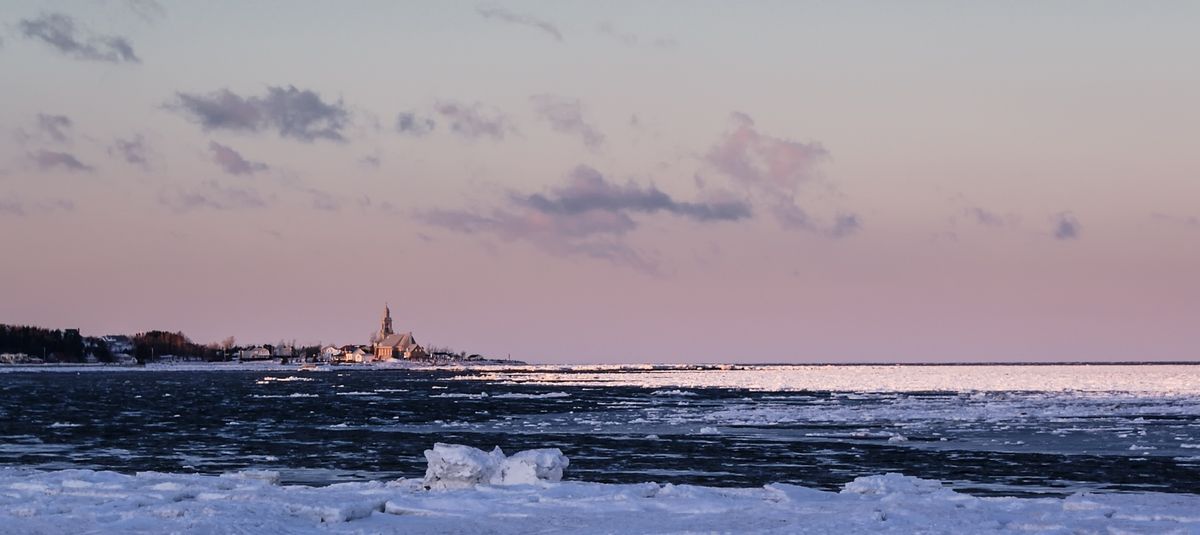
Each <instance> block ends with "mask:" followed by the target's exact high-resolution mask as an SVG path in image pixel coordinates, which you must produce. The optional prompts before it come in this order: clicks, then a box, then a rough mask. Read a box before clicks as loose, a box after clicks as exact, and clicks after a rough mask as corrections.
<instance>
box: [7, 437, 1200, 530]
mask: <svg viewBox="0 0 1200 535" xmlns="http://www.w3.org/2000/svg"><path fill="white" fill-rule="evenodd" d="M549 452H550V450H541V451H539V452H523V453H519V454H517V455H513V456H512V457H508V458H507V461H506V458H504V457H503V455H502V454H499V453H498V452H493V453H490V454H489V453H485V452H482V451H479V450H473V449H470V448H460V449H450V450H438V453H436V454H434V455H430V453H427V454H426V456H427V457H428V458H429V459H430V462H431V470H430V473H429V474H428V478H427V479H426V480H421V479H400V480H394V481H386V482H384V481H372V482H362V483H342V484H336V485H330V486H325V487H307V486H282V485H279V484H278V474H276V473H274V472H262V471H248V472H234V473H229V474H225V475H221V476H200V475H184V474H163V473H154V472H143V473H138V474H136V475H124V474H118V473H114V472H95V471H90V470H64V471H53V472H45V471H34V470H26V469H12V468H4V469H0V533H46V534H57V533H64V534H65V533H81V532H88V533H166V532H202V533H318V532H319V533H482V532H487V533H559V532H563V533H565V532H570V533H694V532H731V533H797V532H805V533H912V532H918V531H920V532H924V533H966V532H972V533H981V532H997V533H1057V532H1084V533H1099V532H1135V533H1200V513H1198V512H1197V511H1200V496H1197V495H1184V494H1154V493H1134V494H1075V495H1072V496H1069V497H1066V498H1037V499H1029V498H1010V497H989V498H981V497H975V496H971V495H967V494H962V493H958V492H954V491H952V490H949V489H947V488H943V486H942V485H941V484H940V483H939V482H937V481H930V480H924V479H917V478H913V477H906V476H901V475H898V474H886V475H877V476H868V477H860V478H857V479H855V480H854V481H851V482H848V483H846V484H845V485H844V486H843V488H842V490H841V491H840V492H826V491H818V490H813V489H808V488H804V487H799V486H793V485H785V484H770V485H766V486H763V487H760V488H741V489H732V488H712V487H698V486H688V485H669V484H668V485H659V484H655V483H642V484H624V485H613V484H599V483H583V482H553V480H554V479H555V478H556V477H557V475H558V473H557V472H558V471H561V468H562V466H564V465H565V461H566V460H565V459H561V462H560V460H559V459H558V458H557V457H556V456H555V455H553V454H551V453H549ZM526 460H528V461H527V462H526ZM517 465H520V466H527V467H528V468H530V471H529V472H528V475H526V476H521V477H515V478H514V477H492V478H490V479H489V477H485V476H488V475H489V474H492V472H490V470H500V469H504V467H508V468H509V469H511V467H512V466H517ZM496 474H499V472H496ZM446 477H461V478H464V481H465V480H472V479H473V481H481V480H482V481H485V482H490V483H491V484H480V485H474V484H467V485H450V486H449V487H457V488H447V489H438V490H428V489H427V482H429V481H444V480H445V478H446ZM511 483H517V484H511ZM432 486H434V487H435V488H437V487H444V486H446V485H432Z"/></svg>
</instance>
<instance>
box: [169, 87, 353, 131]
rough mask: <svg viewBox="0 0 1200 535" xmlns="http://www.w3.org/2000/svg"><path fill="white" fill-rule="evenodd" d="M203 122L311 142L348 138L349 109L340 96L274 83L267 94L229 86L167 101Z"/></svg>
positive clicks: (209, 126) (178, 95) (205, 125)
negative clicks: (330, 97)
mask: <svg viewBox="0 0 1200 535" xmlns="http://www.w3.org/2000/svg"><path fill="white" fill-rule="evenodd" d="M167 107H168V108H170V109H173V110H176V111H179V112H180V113H182V114H184V115H186V116H188V117H189V118H190V119H192V120H193V121H195V122H197V123H199V124H200V127H201V128H203V129H204V130H206V131H208V130H231V131H242V132H262V131H266V130H275V131H276V132H278V134H279V136H280V137H283V138H291V139H297V140H300V141H305V142H312V141H315V140H318V139H324V140H329V141H345V140H346V137H345V135H344V130H345V129H346V127H347V126H348V125H349V123H350V112H349V111H348V110H347V109H346V107H345V104H343V103H342V101H341V100H338V101H337V102H325V101H324V100H322V99H321V96H320V95H318V94H317V93H316V92H313V91H311V90H307V89H306V90H300V89H297V88H296V87H295V86H292V85H289V86H287V87H282V86H271V87H268V88H267V93H266V95H263V96H249V97H243V96H241V95H238V94H236V93H234V92H232V91H230V90H228V89H221V90H218V91H215V92H212V93H208V94H196V93H182V92H181V93H176V101H175V102H173V103H171V104H168V106H167Z"/></svg>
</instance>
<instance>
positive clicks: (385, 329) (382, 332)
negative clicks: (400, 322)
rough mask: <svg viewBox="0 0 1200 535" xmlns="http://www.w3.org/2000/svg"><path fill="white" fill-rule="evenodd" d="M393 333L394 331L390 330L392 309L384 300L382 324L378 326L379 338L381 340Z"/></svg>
mask: <svg viewBox="0 0 1200 535" xmlns="http://www.w3.org/2000/svg"><path fill="white" fill-rule="evenodd" d="M393 334H395V333H394V332H393V331H392V309H391V308H389V307H388V304H387V302H386V301H385V302H384V303H383V325H381V326H380V327H379V339H380V340H382V339H384V338H387V337H388V336H391V335H393Z"/></svg>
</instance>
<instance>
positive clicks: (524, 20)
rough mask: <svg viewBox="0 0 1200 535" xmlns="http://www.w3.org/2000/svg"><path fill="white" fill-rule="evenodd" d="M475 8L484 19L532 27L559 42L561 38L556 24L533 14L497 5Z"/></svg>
mask: <svg viewBox="0 0 1200 535" xmlns="http://www.w3.org/2000/svg"><path fill="white" fill-rule="evenodd" d="M475 10H476V11H477V12H479V14H480V15H481V16H482V17H483V18H485V19H488V20H494V21H499V22H505V23H508V24H516V25H519V26H525V27H528V28H533V29H536V30H539V31H541V32H544V33H546V34H547V35H549V36H550V37H553V38H554V40H555V41H558V42H560V43H561V42H562V40H563V36H562V32H560V31H559V30H558V27H557V26H555V25H554V24H551V23H550V22H548V21H545V20H542V19H539V18H537V17H534V16H533V15H528V14H525V13H516V12H513V11H509V10H507V9H504V8H502V7H498V6H479V7H477V8H475Z"/></svg>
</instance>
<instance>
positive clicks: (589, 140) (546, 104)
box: [529, 95, 604, 148]
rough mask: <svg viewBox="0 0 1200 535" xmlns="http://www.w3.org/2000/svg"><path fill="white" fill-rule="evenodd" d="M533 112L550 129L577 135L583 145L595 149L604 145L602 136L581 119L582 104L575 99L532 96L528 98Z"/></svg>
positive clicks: (554, 96)
mask: <svg viewBox="0 0 1200 535" xmlns="http://www.w3.org/2000/svg"><path fill="white" fill-rule="evenodd" d="M529 100H530V101H531V102H532V103H533V110H534V112H536V113H537V114H538V115H539V116H540V117H541V118H542V119H545V120H546V121H547V122H549V123H550V127H551V128H553V129H554V130H556V131H558V132H562V133H564V134H570V135H578V136H579V137H580V138H582V139H583V144H584V145H587V146H588V147H590V148H596V147H598V146H600V145H601V144H603V143H604V134H601V133H600V131H599V130H597V129H596V127H594V126H592V125H591V124H589V123H588V122H587V121H586V120H584V118H583V103H581V102H580V101H579V99H576V98H567V97H560V96H556V95H533V96H531V97H529Z"/></svg>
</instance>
